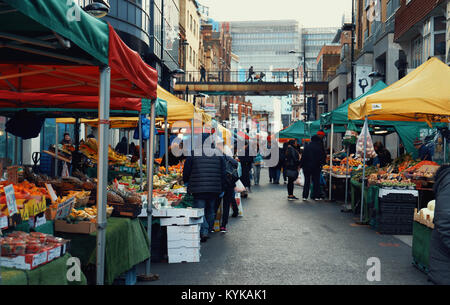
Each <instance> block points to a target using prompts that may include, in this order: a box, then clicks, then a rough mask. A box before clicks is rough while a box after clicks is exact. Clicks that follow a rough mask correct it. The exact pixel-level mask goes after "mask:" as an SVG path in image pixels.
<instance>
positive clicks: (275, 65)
mask: <svg viewBox="0 0 450 305" xmlns="http://www.w3.org/2000/svg"><path fill="white" fill-rule="evenodd" d="M230 25H231V38H232V47H231V49H232V52H233V53H234V54H236V55H238V56H239V66H240V67H241V68H242V69H245V70H248V68H249V67H250V66H253V68H254V70H255V71H257V70H263V71H264V70H265V71H268V70H271V68H272V69H283V70H284V69H286V70H288V69H294V68H296V67H298V66H299V59H298V54H289V51H291V50H295V51H297V52H299V51H300V50H301V48H300V28H299V24H298V21H295V20H280V21H239V22H230Z"/></svg>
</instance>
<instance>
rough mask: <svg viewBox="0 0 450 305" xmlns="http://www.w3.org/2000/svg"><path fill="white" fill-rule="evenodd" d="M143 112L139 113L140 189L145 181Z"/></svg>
mask: <svg viewBox="0 0 450 305" xmlns="http://www.w3.org/2000/svg"><path fill="white" fill-rule="evenodd" d="M141 115H142V113H139V178H140V180H139V181H140V184H141V187H140V190H141V191H143V187H142V186H143V181H142V163H143V161H142V150H143V148H144V147H143V146H142V117H141ZM147 170H148V169H147Z"/></svg>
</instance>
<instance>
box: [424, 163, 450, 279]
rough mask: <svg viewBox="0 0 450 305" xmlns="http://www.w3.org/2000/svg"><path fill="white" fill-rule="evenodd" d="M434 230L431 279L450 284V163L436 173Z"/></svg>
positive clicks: (431, 244) (431, 245)
mask: <svg viewBox="0 0 450 305" xmlns="http://www.w3.org/2000/svg"><path fill="white" fill-rule="evenodd" d="M434 194H435V196H436V204H435V211H434V220H433V223H434V230H433V233H432V234H431V241H430V266H429V268H430V272H429V274H428V277H429V279H430V280H431V281H432V282H433V283H435V284H438V285H450V165H443V166H441V167H440V168H439V170H438V171H437V172H436V175H435V184H434Z"/></svg>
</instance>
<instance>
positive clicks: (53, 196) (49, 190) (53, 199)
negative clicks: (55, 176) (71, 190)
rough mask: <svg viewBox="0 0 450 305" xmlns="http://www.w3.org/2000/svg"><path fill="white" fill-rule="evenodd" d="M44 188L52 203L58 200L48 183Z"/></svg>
mask: <svg viewBox="0 0 450 305" xmlns="http://www.w3.org/2000/svg"><path fill="white" fill-rule="evenodd" d="M45 187H46V188H47V192H48V194H49V195H50V199H51V200H52V202H55V201H56V200H57V199H58V196H56V193H55V190H54V189H53V186H52V185H51V184H49V183H46V184H45Z"/></svg>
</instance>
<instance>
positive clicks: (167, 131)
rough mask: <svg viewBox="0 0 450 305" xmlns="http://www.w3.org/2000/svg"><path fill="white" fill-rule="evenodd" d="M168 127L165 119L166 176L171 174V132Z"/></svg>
mask: <svg viewBox="0 0 450 305" xmlns="http://www.w3.org/2000/svg"><path fill="white" fill-rule="evenodd" d="M168 128H169V127H168V126H167V117H165V118H164V145H165V153H166V164H165V165H166V174H168V173H169V130H168Z"/></svg>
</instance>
